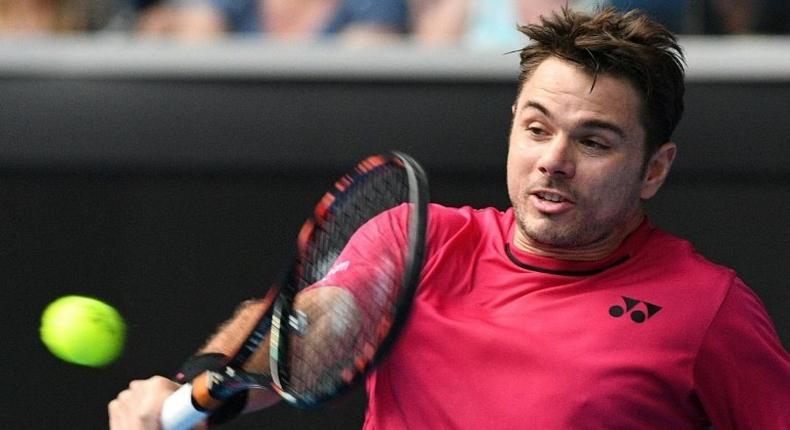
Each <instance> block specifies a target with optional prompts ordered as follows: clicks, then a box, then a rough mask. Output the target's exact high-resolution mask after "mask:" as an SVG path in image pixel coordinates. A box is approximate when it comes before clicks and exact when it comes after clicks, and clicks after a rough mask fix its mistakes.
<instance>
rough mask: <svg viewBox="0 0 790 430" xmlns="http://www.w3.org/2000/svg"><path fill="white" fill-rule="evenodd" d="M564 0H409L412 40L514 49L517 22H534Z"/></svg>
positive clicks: (519, 37) (519, 40) (518, 37)
mask: <svg viewBox="0 0 790 430" xmlns="http://www.w3.org/2000/svg"><path fill="white" fill-rule="evenodd" d="M565 4H566V1H565V0H412V1H411V4H410V6H411V9H412V10H411V12H412V20H413V23H414V24H413V34H414V39H415V40H417V41H418V42H421V43H427V44H433V45H447V44H462V45H465V46H472V47H486V48H490V47H496V48H503V49H515V48H517V47H519V46H522V45H523V44H524V41H525V40H524V38H523V35H521V34H520V33H518V32H517V31H514V29H515V28H516V27H517V26H518V25H520V24H521V25H523V24H531V23H536V22H537V21H538V18H539V17H540V16H541V15H545V14H547V13H549V12H552V11H554V10H557V9H559V8H560V7H561V6H564V5H565Z"/></svg>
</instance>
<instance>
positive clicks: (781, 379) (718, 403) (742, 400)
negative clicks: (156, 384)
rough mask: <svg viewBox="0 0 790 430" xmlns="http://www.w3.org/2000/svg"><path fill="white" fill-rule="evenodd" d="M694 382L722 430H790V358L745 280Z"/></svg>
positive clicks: (711, 334)
mask: <svg viewBox="0 0 790 430" xmlns="http://www.w3.org/2000/svg"><path fill="white" fill-rule="evenodd" d="M694 380H695V388H696V391H697V395H698V396H699V399H700V401H701V403H702V406H703V408H704V410H705V412H706V413H707V415H708V417H709V419H710V421H711V423H712V424H713V426H714V427H715V428H716V430H731V429H732V430H734V429H790V355H788V353H787V351H786V350H785V349H784V347H783V346H782V343H781V341H780V339H779V336H778V335H777V333H776V330H775V328H774V326H773V324H772V322H771V320H770V318H769V316H768V314H767V312H766V311H765V308H764V306H763V304H762V302H761V301H760V299H759V298H758V297H757V296H756V295H755V294H754V292H752V291H751V290H750V289H749V288H748V287H747V286H746V285H745V284H744V283H743V281H741V280H740V279H737V278H736V279H735V280H734V282H733V285H732V286H731V287H730V290H729V292H728V293H727V296H726V297H725V299H724V301H723V303H722V305H721V307H720V309H719V311H718V313H717V315H716V317H715V318H714V320H713V321H712V323H711V325H710V327H709V329H708V332H707V334H706V336H705V339H704V340H703V343H702V345H701V348H700V351H699V354H698V356H697V360H696V363H695V368H694Z"/></svg>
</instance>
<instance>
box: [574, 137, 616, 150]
mask: <svg viewBox="0 0 790 430" xmlns="http://www.w3.org/2000/svg"><path fill="white" fill-rule="evenodd" d="M579 143H581V145H582V146H584V147H585V148H588V149H592V150H596V151H605V150H608V149H609V145H607V144H606V143H603V142H601V141H599V140H596V139H582V140H580V141H579Z"/></svg>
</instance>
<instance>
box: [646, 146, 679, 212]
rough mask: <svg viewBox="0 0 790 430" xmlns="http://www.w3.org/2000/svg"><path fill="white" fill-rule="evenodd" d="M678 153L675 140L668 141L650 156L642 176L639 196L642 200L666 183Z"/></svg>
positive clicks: (654, 193)
mask: <svg viewBox="0 0 790 430" xmlns="http://www.w3.org/2000/svg"><path fill="white" fill-rule="evenodd" d="M676 153H677V145H675V144H674V143H673V142H667V143H665V144H663V145H661V147H659V148H658V150H657V151H656V152H655V153H654V154H653V155H652V156H651V157H650V161H648V162H647V167H646V168H645V177H644V178H642V191H641V192H640V193H639V196H640V197H641V198H642V200H647V199H650V198H652V197H653V196H655V195H656V193H657V192H658V189H659V188H661V185H663V184H664V180H666V178H667V175H669V169H671V168H672V162H673V161H675V154H676Z"/></svg>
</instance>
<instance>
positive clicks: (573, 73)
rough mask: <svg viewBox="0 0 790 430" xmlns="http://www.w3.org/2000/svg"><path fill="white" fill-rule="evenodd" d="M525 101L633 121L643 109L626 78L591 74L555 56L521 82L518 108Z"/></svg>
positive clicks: (635, 92) (566, 111) (568, 110)
mask: <svg viewBox="0 0 790 430" xmlns="http://www.w3.org/2000/svg"><path fill="white" fill-rule="evenodd" d="M527 101H539V102H541V104H544V105H546V106H547V107H549V108H550V109H551V108H552V107H554V108H555V109H557V110H561V113H563V114H570V113H573V112H576V113H579V114H594V115H603V116H606V117H612V118H619V120H620V121H625V122H631V121H634V122H636V123H639V113H640V112H641V109H642V102H641V97H640V95H639V92H638V91H637V90H636V88H635V87H634V86H633V85H632V84H631V83H630V82H629V81H628V80H626V79H620V78H617V77H615V76H613V75H609V74H605V73H601V74H598V76H595V77H594V76H593V74H592V73H590V72H589V71H587V70H586V69H584V68H582V67H581V66H580V65H578V64H575V63H571V62H568V61H565V60H562V59H559V58H556V57H549V58H547V59H546V60H544V61H543V62H542V63H541V64H540V65H538V67H537V68H535V70H534V71H533V72H532V73H531V74H530V75H529V77H528V78H527V79H526V81H525V82H524V83H523V86H522V88H521V92H520V94H519V99H518V101H517V104H518V105H519V108H520V107H523V105H524V103H526V102H527ZM610 119H611V118H610ZM618 122H619V121H618Z"/></svg>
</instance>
